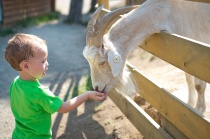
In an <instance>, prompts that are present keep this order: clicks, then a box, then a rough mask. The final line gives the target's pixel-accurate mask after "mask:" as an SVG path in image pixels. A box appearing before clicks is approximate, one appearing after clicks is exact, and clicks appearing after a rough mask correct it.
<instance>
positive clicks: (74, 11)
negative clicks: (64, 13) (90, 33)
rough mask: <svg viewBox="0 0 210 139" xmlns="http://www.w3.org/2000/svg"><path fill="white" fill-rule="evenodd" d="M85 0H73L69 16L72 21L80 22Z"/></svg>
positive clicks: (69, 20)
mask: <svg viewBox="0 0 210 139" xmlns="http://www.w3.org/2000/svg"><path fill="white" fill-rule="evenodd" d="M82 6H83V0H71V2H70V10H69V15H68V17H67V20H68V22H70V23H80V22H81V17H82Z"/></svg>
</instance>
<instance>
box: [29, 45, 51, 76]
mask: <svg viewBox="0 0 210 139" xmlns="http://www.w3.org/2000/svg"><path fill="white" fill-rule="evenodd" d="M47 57H48V51H47V46H45V45H42V46H40V47H37V49H36V51H35V55H34V57H31V58H29V60H28V75H29V76H30V77H31V78H32V79H41V78H42V77H43V76H44V75H45V74H46V71H47V69H48V65H49V64H48V62H47Z"/></svg>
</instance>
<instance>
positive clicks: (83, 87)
mask: <svg viewBox="0 0 210 139" xmlns="http://www.w3.org/2000/svg"><path fill="white" fill-rule="evenodd" d="M83 78H84V80H85V81H84V82H83V83H80V84H79V85H78V86H75V87H74V90H73V94H72V98H73V97H76V96H78V95H80V94H83V93H84V92H86V91H89V90H93V88H92V82H91V77H90V75H88V76H85V77H83Z"/></svg>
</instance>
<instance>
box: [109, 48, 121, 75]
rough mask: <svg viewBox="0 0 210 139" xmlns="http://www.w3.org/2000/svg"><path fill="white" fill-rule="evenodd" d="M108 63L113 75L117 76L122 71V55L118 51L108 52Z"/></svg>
mask: <svg viewBox="0 0 210 139" xmlns="http://www.w3.org/2000/svg"><path fill="white" fill-rule="evenodd" d="M108 63H109V65H110V67H111V70H112V74H113V76H114V77H116V76H117V75H118V74H119V73H120V70H121V67H122V58H121V55H120V54H118V53H117V52H116V51H109V52H108Z"/></svg>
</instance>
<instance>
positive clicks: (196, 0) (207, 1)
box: [187, 0, 210, 3]
mask: <svg viewBox="0 0 210 139" xmlns="http://www.w3.org/2000/svg"><path fill="white" fill-rule="evenodd" d="M187 1H192V2H203V3H210V0H187Z"/></svg>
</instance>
